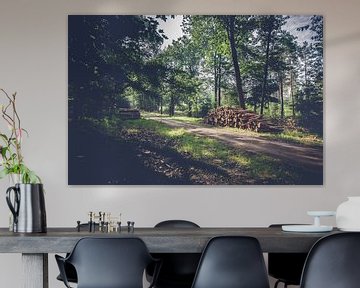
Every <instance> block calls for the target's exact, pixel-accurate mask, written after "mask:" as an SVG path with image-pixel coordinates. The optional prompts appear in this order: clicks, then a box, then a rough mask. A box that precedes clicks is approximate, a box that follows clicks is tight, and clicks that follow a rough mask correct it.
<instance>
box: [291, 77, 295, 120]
mask: <svg viewBox="0 0 360 288" xmlns="http://www.w3.org/2000/svg"><path fill="white" fill-rule="evenodd" d="M290 96H291V106H292V116H293V117H294V118H295V99H294V72H293V71H292V70H291V71H290Z"/></svg>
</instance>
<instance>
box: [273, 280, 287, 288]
mask: <svg viewBox="0 0 360 288" xmlns="http://www.w3.org/2000/svg"><path fill="white" fill-rule="evenodd" d="M280 283H284V288H287V287H288V285H287V283H286V282H283V281H281V280H277V281H276V282H275V284H274V288H277V287H278V285H279V284H280Z"/></svg>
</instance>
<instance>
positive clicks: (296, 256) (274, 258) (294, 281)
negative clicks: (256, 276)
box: [268, 224, 307, 288]
mask: <svg viewBox="0 0 360 288" xmlns="http://www.w3.org/2000/svg"><path fill="white" fill-rule="evenodd" d="M282 225H284V224H272V225H270V226H269V227H270V228H280V227H281V226H282ZM306 257H307V253H269V254H268V272H269V275H270V276H271V277H273V278H275V279H277V281H276V282H275V285H274V288H277V287H278V285H279V284H280V283H283V284H284V287H285V288H286V287H287V286H288V285H300V279H301V273H302V270H303V268H304V263H305V260H306Z"/></svg>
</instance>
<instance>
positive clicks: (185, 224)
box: [155, 220, 200, 228]
mask: <svg viewBox="0 0 360 288" xmlns="http://www.w3.org/2000/svg"><path fill="white" fill-rule="evenodd" d="M155 228H200V226H199V225H197V224H196V223H194V222H191V221H188V220H165V221H162V222H159V223H157V224H156V225H155Z"/></svg>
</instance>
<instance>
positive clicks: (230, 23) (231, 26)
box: [225, 15, 246, 109]
mask: <svg viewBox="0 0 360 288" xmlns="http://www.w3.org/2000/svg"><path fill="white" fill-rule="evenodd" d="M225 17H226V20H227V34H228V38H229V42H230V48H231V56H232V60H233V66H234V72H235V81H236V93H237V95H238V98H239V104H240V107H241V108H243V109H246V107H245V96H244V90H243V87H242V80H241V74H240V67H239V60H238V55H237V50H236V44H235V16H234V15H230V16H225Z"/></svg>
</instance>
